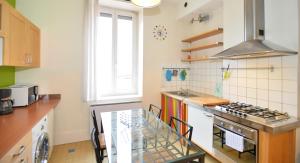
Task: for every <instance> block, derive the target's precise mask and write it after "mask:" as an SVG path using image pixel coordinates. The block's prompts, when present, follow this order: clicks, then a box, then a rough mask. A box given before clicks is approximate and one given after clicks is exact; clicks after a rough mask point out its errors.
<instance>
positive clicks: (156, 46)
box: [143, 1, 186, 106]
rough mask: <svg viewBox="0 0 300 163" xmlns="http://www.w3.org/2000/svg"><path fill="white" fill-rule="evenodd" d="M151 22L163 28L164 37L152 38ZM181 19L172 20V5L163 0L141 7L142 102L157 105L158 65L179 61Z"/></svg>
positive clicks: (173, 14) (174, 12) (173, 11)
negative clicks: (153, 6) (165, 33)
mask: <svg viewBox="0 0 300 163" xmlns="http://www.w3.org/2000/svg"><path fill="white" fill-rule="evenodd" d="M155 25H164V26H165V27H166V28H167V32H168V35H167V39H166V40H164V41H160V40H156V39H155V38H154V37H153V28H154V26H155ZM185 29H186V28H185V26H184V23H181V22H179V21H177V20H176V8H175V7H174V6H173V5H170V4H166V2H165V1H162V5H160V6H159V7H156V8H153V9H145V10H144V88H143V91H144V99H143V103H144V106H147V105H149V104H150V103H153V104H156V105H158V106H160V91H161V90H160V89H161V85H162V75H161V72H162V66H164V65H170V64H181V61H180V59H181V47H182V43H181V41H180V40H181V39H182V38H183V37H182V36H183V34H184V32H185Z"/></svg>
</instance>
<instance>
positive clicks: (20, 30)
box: [0, 0, 40, 67]
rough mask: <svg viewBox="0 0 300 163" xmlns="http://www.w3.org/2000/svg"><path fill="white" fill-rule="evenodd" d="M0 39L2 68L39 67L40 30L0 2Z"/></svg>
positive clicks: (7, 5) (5, 3) (1, 0)
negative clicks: (1, 43)
mask: <svg viewBox="0 0 300 163" xmlns="http://www.w3.org/2000/svg"><path fill="white" fill-rule="evenodd" d="M0 8H1V9H0V19H1V20H0V23H1V25H0V37H2V38H3V47H4V48H3V55H2V59H3V61H2V63H1V64H0V65H3V66H16V67H39V66H40V30H39V28H38V27H36V26H35V25H34V24H32V23H31V22H30V21H29V20H28V19H26V18H25V17H24V16H23V15H21V14H20V13H19V12H18V11H17V10H15V9H14V8H12V7H11V6H10V5H9V4H7V2H5V1H4V0H0Z"/></svg>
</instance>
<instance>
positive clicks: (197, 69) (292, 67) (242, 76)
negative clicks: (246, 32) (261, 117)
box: [162, 56, 298, 116]
mask: <svg viewBox="0 0 300 163" xmlns="http://www.w3.org/2000/svg"><path fill="white" fill-rule="evenodd" d="M228 64H230V68H232V69H229V71H230V72H231V76H230V78H229V79H227V80H223V72H222V70H221V68H222V67H224V68H227V66H228ZM171 66H174V65H171ZM175 66H181V65H175ZM187 66H188V67H190V71H188V80H186V81H185V82H182V81H180V80H179V79H176V80H175V81H172V82H167V81H165V77H164V73H162V79H163V81H162V87H163V88H168V89H172V90H176V89H180V88H182V87H183V88H189V89H191V90H194V91H198V92H203V93H208V94H212V95H214V94H215V90H216V85H217V83H220V84H221V88H222V89H221V90H222V92H221V94H223V98H226V99H229V100H231V101H233V102H236V101H239V102H245V103H249V104H252V105H258V106H261V107H268V108H270V109H271V110H278V111H283V112H288V113H289V114H290V115H293V116H296V115H297V67H298V58H297V56H284V57H270V58H258V59H241V60H223V61H214V62H210V61H204V62H203V61H202V62H201V61H200V62H192V63H191V64H189V65H187ZM271 66H273V67H274V69H273V71H272V70H271V69H268V67H271Z"/></svg>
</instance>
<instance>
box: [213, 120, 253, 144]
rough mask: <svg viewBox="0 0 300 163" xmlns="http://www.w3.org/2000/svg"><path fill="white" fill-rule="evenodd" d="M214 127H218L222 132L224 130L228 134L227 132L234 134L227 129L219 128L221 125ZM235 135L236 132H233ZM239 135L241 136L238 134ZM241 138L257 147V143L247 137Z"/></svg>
mask: <svg viewBox="0 0 300 163" xmlns="http://www.w3.org/2000/svg"><path fill="white" fill-rule="evenodd" d="M214 127H217V128H218V129H220V130H222V131H224V132H226V131H229V132H233V131H230V130H227V129H225V128H223V127H221V126H219V125H216V124H214ZM233 133H235V132H233ZM235 134H238V133H235ZM238 135H240V134H238ZM240 136H242V137H243V139H244V140H246V141H247V142H249V143H251V144H254V145H256V142H255V141H254V140H251V139H248V138H247V137H245V135H240Z"/></svg>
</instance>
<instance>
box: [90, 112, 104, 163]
mask: <svg viewBox="0 0 300 163" xmlns="http://www.w3.org/2000/svg"><path fill="white" fill-rule="evenodd" d="M92 118H93V124H94V129H95V133H96V134H97V137H98V142H99V150H100V151H99V152H100V157H101V159H102V160H103V158H104V157H107V156H104V150H106V145H105V137H104V132H103V127H102V121H101V128H100V129H101V130H100V132H99V128H98V124H97V119H96V114H95V110H93V111H92Z"/></svg>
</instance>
